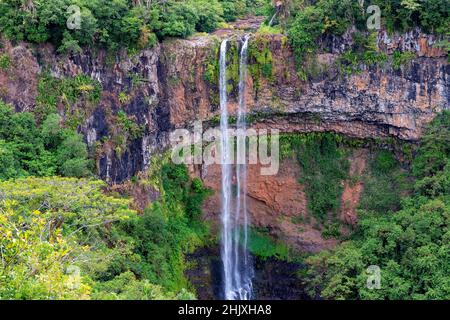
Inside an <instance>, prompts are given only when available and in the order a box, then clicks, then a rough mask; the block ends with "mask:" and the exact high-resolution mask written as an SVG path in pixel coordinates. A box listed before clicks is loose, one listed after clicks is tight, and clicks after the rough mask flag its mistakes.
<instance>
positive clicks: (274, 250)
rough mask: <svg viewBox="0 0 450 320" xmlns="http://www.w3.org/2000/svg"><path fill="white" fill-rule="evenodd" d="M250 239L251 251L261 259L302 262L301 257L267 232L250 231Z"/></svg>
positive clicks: (249, 246)
mask: <svg viewBox="0 0 450 320" xmlns="http://www.w3.org/2000/svg"><path fill="white" fill-rule="evenodd" d="M248 239H249V243H248V248H249V251H250V252H251V254H253V255H255V256H257V257H259V258H260V259H263V260H266V259H268V258H276V259H278V260H283V261H287V262H300V261H301V257H299V256H298V254H297V253H295V252H294V251H293V250H292V249H291V248H289V247H287V246H286V245H285V244H283V242H282V241H279V240H275V239H273V237H271V236H270V235H269V234H267V232H265V230H258V229H250V233H249V237H248Z"/></svg>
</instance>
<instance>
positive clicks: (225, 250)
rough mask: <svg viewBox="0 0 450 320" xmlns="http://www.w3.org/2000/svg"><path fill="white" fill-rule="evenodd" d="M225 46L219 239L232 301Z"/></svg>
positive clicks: (226, 286)
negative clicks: (220, 224)
mask: <svg viewBox="0 0 450 320" xmlns="http://www.w3.org/2000/svg"><path fill="white" fill-rule="evenodd" d="M227 44H228V40H224V41H223V42H222V44H221V45H220V58H219V65H220V78H219V88H220V89H219V91H220V92H219V94H220V110H221V115H220V131H221V134H222V136H221V144H220V146H221V150H220V151H221V153H220V154H221V159H220V160H221V164H222V194H221V200H222V237H221V257H222V263H223V270H224V274H223V277H224V278H223V286H224V293H225V299H227V300H232V299H233V297H234V295H233V279H232V267H233V265H232V257H231V255H232V252H231V251H232V246H233V239H232V237H231V217H230V216H231V212H230V209H231V162H230V152H231V150H230V137H229V134H228V109H227V108H228V101H227V72H226V71H227Z"/></svg>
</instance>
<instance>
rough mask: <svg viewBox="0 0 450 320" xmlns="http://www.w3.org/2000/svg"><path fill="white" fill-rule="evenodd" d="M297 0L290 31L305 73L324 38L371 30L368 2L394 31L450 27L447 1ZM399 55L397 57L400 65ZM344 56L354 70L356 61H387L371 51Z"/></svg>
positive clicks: (443, 30)
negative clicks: (360, 0)
mask: <svg viewBox="0 0 450 320" xmlns="http://www.w3.org/2000/svg"><path fill="white" fill-rule="evenodd" d="M293 3H294V6H296V7H297V8H298V9H297V10H293V11H292V16H291V17H290V20H289V23H288V28H287V33H288V35H289V39H290V42H291V44H292V47H293V50H294V54H295V56H296V61H297V66H298V69H299V72H300V73H301V74H303V73H304V70H303V68H304V67H305V59H307V56H308V55H310V54H314V53H316V51H317V49H318V44H319V43H320V41H319V39H320V38H322V37H324V36H328V35H342V34H343V33H344V32H345V31H346V30H347V29H348V28H349V27H350V26H352V25H354V26H356V27H357V29H359V30H360V31H361V32H367V27H366V21H367V19H368V18H369V14H367V13H366V8H367V6H368V5H378V6H379V7H380V9H381V12H382V21H381V23H382V25H383V26H384V27H386V28H387V29H388V30H389V31H390V32H393V31H406V30H410V29H412V28H414V27H416V26H418V27H420V28H422V30H423V31H425V32H429V33H437V34H445V33H447V32H448V30H449V28H450V15H449V13H450V9H449V6H448V2H447V1H446V0H429V1H419V0H394V1H385V0H374V1H371V2H370V3H367V4H365V5H364V8H361V7H360V6H359V4H358V2H357V1H352V0H345V1H342V0H318V1H314V2H312V3H311V2H309V1H308V2H304V1H300V0H299V1H293ZM398 58H399V57H398V56H397V57H394V60H395V61H394V63H395V65H396V66H398V64H397V62H398V60H397V59H398ZM404 58H407V57H406V56H404ZM343 59H344V61H345V62H346V63H347V64H350V66H351V68H352V69H353V68H354V67H356V65H355V64H356V62H371V63H378V62H380V59H381V61H384V60H385V59H384V57H383V56H380V55H378V54H375V53H374V52H373V51H372V52H371V51H370V50H367V52H364V54H361V55H358V54H355V53H352V55H351V56H350V53H347V56H344V57H343ZM302 71H303V72H302Z"/></svg>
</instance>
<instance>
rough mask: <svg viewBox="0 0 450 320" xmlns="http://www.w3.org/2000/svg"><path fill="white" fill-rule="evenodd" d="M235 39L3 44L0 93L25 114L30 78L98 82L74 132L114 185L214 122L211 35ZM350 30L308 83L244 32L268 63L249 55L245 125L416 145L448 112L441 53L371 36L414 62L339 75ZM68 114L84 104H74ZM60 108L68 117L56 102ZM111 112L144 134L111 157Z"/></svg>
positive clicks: (272, 40)
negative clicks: (65, 52)
mask: <svg viewBox="0 0 450 320" xmlns="http://www.w3.org/2000/svg"><path fill="white" fill-rule="evenodd" d="M239 34H242V31H236V30H221V31H218V32H216V34H214V35H210V36H198V37H193V38H191V39H187V40H172V41H167V42H164V43H163V44H161V45H157V46H156V47H154V48H152V49H149V50H143V51H141V52H139V53H137V54H136V55H134V56H132V57H130V56H129V55H127V54H126V53H125V52H122V53H119V54H114V55H112V54H111V53H108V52H104V51H101V50H100V51H96V52H92V51H86V52H84V53H81V54H76V55H71V56H61V55H57V54H55V52H54V50H53V48H52V47H50V46H48V45H43V46H37V47H36V46H31V45H29V44H24V43H19V44H15V45H13V44H11V43H9V42H8V41H3V42H4V46H3V49H2V52H3V53H5V54H7V55H8V56H9V57H10V59H11V64H10V66H9V68H8V69H7V70H0V84H1V90H0V97H1V98H2V99H3V100H5V101H6V102H10V103H12V104H13V105H14V106H15V108H16V110H17V111H23V110H33V109H34V108H35V107H36V97H37V96H38V79H39V77H40V76H41V75H42V74H43V73H44V72H49V73H50V74H51V75H52V76H54V77H56V78H64V77H74V76H76V75H78V74H86V75H88V76H90V77H91V78H93V79H95V80H97V81H98V82H99V83H100V84H101V86H102V97H101V101H100V102H99V103H98V105H95V106H94V107H93V108H90V110H89V112H87V114H86V117H85V118H84V119H83V121H82V122H81V123H80V125H79V130H80V131H81V132H82V133H83V134H84V135H85V137H86V141H87V142H88V144H89V145H90V146H91V147H92V148H93V149H94V147H95V149H96V150H95V152H96V154H97V165H98V173H99V175H100V176H101V177H102V178H104V179H106V180H108V181H110V182H121V181H123V180H125V179H128V178H130V177H132V176H133V175H134V174H135V173H136V172H137V171H139V170H143V169H145V168H146V167H147V166H148V165H149V161H150V158H151V157H152V154H155V153H158V152H160V151H161V150H163V149H164V148H166V147H167V145H168V133H169V132H170V131H171V130H172V129H174V128H180V127H186V126H189V125H190V124H192V122H193V121H194V120H196V119H199V120H204V121H208V120H211V119H214V118H217V116H218V114H219V110H218V109H219V108H218V93H217V85H216V83H215V82H216V78H214V77H217V74H216V75H214V73H213V77H212V78H211V76H210V77H209V78H208V76H207V75H208V72H209V73H211V72H210V69H211V66H214V64H215V63H216V62H217V59H218V57H217V54H218V52H217V49H218V44H219V43H220V39H221V38H224V37H231V38H232V39H237V40H236V41H230V42H232V43H233V42H234V43H236V44H237V46H239ZM350 34H351V30H349V32H348V34H346V35H344V36H343V37H340V38H330V39H323V43H322V44H321V46H322V47H323V48H326V50H327V53H321V54H319V55H318V56H317V59H316V61H313V62H311V64H312V66H313V67H315V68H316V69H317V70H319V71H316V73H315V74H314V75H313V76H312V77H311V79H310V80H308V81H302V80H300V79H299V76H298V75H297V72H296V68H295V62H294V57H293V54H292V50H291V49H290V47H289V45H288V44H287V43H286V38H285V37H284V36H281V35H264V36H258V35H255V36H253V39H252V40H251V42H252V41H253V42H254V43H255V44H254V48H253V51H254V52H256V53H257V54H259V53H261V52H262V53H264V54H266V58H265V59H266V61H265V62H264V63H265V64H267V65H261V64H259V65H258V63H259V62H256V61H255V59H259V57H256V58H255V57H252V56H251V57H250V59H251V61H250V63H251V64H252V63H253V65H251V66H250V68H251V70H250V71H251V72H249V76H248V87H249V90H248V92H247V105H248V109H249V112H250V113H253V114H254V115H255V118H256V119H257V121H255V123H254V126H255V127H266V128H278V129H280V130H281V131H282V132H309V131H336V132H341V133H345V134H347V135H350V136H355V137H384V136H394V137H398V138H400V139H405V140H416V139H418V138H419V136H420V133H421V131H422V129H423V127H424V125H425V124H426V123H428V122H429V121H430V120H431V119H432V118H433V116H434V114H435V113H436V112H438V111H440V110H442V109H448V108H449V101H450V93H449V87H450V81H449V73H450V67H449V65H448V63H447V59H446V53H445V52H444V51H442V50H440V49H438V48H436V47H435V46H434V45H435V43H436V39H435V38H434V37H433V36H431V35H424V34H421V33H420V32H419V31H413V32H410V33H407V34H403V35H396V36H388V35H387V34H386V33H385V32H380V33H379V35H378V47H379V49H380V50H381V51H382V52H384V53H386V54H392V53H393V51H394V50H401V51H406V50H409V51H412V52H414V53H415V54H416V58H415V59H413V60H412V61H411V62H409V63H407V64H405V65H404V66H401V68H399V69H398V70H396V69H394V68H393V67H392V66H391V65H390V64H389V63H387V64H386V65H384V66H383V67H380V66H378V67H377V66H374V67H370V68H367V67H364V66H361V70H360V72H358V73H357V74H353V75H349V76H342V73H341V72H340V71H339V70H338V68H336V67H335V66H334V62H335V61H336V59H337V58H338V56H339V54H341V53H343V52H344V51H346V50H348V48H349V47H350V46H351V44H352V40H351V36H350ZM252 59H253V60H252ZM269 59H270V61H269ZM230 63H231V62H230ZM265 67H270V72H269V74H267V72H266V74H264V75H261V72H260V71H258V70H257V69H258V68H265ZM252 68H253V69H252ZM212 69H214V68H212ZM258 72H259V73H258ZM230 81H232V80H230ZM121 95H122V98H121ZM236 95H237V94H236V92H233V90H232V92H231V97H230V100H231V101H230V112H233V110H235V108H236V104H237V101H236V100H237V97H236ZM123 97H125V98H123ZM72 108H85V106H84V105H83V104H82V103H81V104H79V105H75V106H72ZM59 109H60V113H61V114H62V115H63V116H67V115H66V113H67V109H65V108H64V107H63V102H62V101H59ZM119 110H124V111H125V112H126V114H127V115H128V117H129V118H130V119H132V120H133V121H134V122H135V123H136V124H137V125H139V126H141V127H142V128H144V131H143V134H142V135H141V136H139V137H136V138H134V139H127V142H126V144H125V145H126V147H125V148H122V150H121V151H120V152H118V150H117V148H115V147H116V145H115V143H114V142H112V141H111V140H114V139H111V137H112V136H114V135H115V133H117V132H116V131H117V130H115V127H117V120H116V119H117V117H116V115H117V112H118V111H119ZM100 141H101V143H99V142H100ZM96 142H97V143H96Z"/></svg>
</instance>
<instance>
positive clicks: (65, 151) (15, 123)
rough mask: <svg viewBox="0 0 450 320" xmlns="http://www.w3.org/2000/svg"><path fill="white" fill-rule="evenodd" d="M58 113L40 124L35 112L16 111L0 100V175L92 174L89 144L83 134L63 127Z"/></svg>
mask: <svg viewBox="0 0 450 320" xmlns="http://www.w3.org/2000/svg"><path fill="white" fill-rule="evenodd" d="M60 122H61V119H60V117H59V116H58V115H57V114H50V115H48V116H47V117H46V118H45V120H44V122H43V123H42V125H41V126H40V127H37V125H36V121H35V119H34V116H33V114H32V113H29V112H22V113H15V112H14V111H13V110H12V107H11V106H9V105H6V104H4V103H3V102H1V101H0V179H10V178H17V177H25V176H30V175H35V176H52V175H57V174H58V175H63V176H69V177H85V176H88V175H90V174H91V171H90V169H91V163H90V161H89V160H88V158H87V156H88V154H87V148H86V145H85V143H84V142H83V138H82V136H81V135H79V134H77V133H76V132H74V131H73V130H71V129H63V128H61V127H60Z"/></svg>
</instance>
